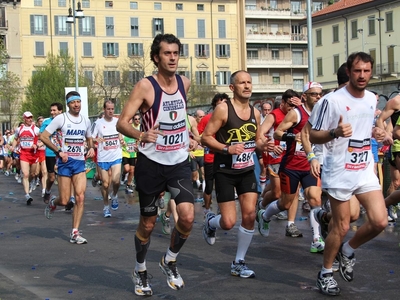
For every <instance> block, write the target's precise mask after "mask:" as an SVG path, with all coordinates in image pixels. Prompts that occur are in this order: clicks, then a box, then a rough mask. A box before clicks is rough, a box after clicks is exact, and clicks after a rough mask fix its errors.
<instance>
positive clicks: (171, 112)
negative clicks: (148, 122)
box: [169, 111, 178, 121]
mask: <svg viewBox="0 0 400 300" xmlns="http://www.w3.org/2000/svg"><path fill="white" fill-rule="evenodd" d="M177 117H178V112H176V111H170V112H169V118H170V119H171V120H172V121H175V120H176V118H177Z"/></svg>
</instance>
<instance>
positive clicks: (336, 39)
mask: <svg viewBox="0 0 400 300" xmlns="http://www.w3.org/2000/svg"><path fill="white" fill-rule="evenodd" d="M332 35H333V42H334V43H337V42H339V26H338V25H335V26H332Z"/></svg>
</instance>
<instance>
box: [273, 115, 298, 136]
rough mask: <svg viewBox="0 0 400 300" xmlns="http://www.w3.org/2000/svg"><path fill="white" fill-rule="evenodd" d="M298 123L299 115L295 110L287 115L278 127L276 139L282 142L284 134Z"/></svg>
mask: <svg viewBox="0 0 400 300" xmlns="http://www.w3.org/2000/svg"><path fill="white" fill-rule="evenodd" d="M296 123H297V114H296V112H295V110H291V111H289V112H288V113H287V115H286V116H285V118H284V119H283V121H282V123H281V124H279V125H278V127H277V128H276V130H275V132H274V139H276V140H280V141H282V136H283V134H284V133H285V132H286V131H287V130H288V129H289V128H290V127H292V126H293V125H294V124H296Z"/></svg>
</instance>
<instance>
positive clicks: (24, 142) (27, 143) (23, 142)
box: [20, 136, 34, 149]
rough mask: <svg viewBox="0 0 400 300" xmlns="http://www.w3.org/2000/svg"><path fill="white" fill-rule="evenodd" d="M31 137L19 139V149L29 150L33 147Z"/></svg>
mask: <svg viewBox="0 0 400 300" xmlns="http://www.w3.org/2000/svg"><path fill="white" fill-rule="evenodd" d="M33 141H34V138H33V137H30V136H29V137H28V136H24V137H21V138H20V146H21V149H31V148H32V147H33Z"/></svg>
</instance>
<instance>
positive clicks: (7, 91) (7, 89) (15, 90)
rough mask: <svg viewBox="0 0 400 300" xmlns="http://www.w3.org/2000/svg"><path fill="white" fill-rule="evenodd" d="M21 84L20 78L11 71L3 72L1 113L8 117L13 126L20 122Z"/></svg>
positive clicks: (0, 86)
mask: <svg viewBox="0 0 400 300" xmlns="http://www.w3.org/2000/svg"><path fill="white" fill-rule="evenodd" d="M20 82H21V80H20V78H19V76H18V75H17V74H15V73H13V72H10V71H7V72H3V73H2V76H1V77H0V99H1V113H2V114H4V115H5V116H7V119H8V122H9V123H10V124H11V125H13V124H14V123H16V122H17V121H18V111H19V106H20V97H21V91H22V89H21V85H20Z"/></svg>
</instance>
